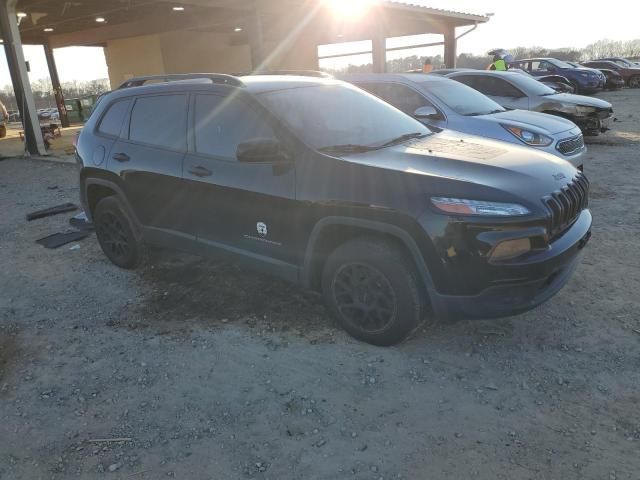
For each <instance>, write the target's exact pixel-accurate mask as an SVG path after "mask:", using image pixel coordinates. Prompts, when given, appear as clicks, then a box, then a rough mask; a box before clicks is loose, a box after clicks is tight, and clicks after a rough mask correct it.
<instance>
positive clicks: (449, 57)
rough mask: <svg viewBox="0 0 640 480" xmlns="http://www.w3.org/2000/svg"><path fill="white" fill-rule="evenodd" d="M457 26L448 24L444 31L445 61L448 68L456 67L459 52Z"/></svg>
mask: <svg viewBox="0 0 640 480" xmlns="http://www.w3.org/2000/svg"><path fill="white" fill-rule="evenodd" d="M457 43H458V42H457V40H456V27H455V26H454V25H447V26H446V30H445V32H444V63H445V65H446V66H447V68H456V59H457V57H458V53H457V51H456V50H457Z"/></svg>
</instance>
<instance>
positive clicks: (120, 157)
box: [112, 153, 131, 162]
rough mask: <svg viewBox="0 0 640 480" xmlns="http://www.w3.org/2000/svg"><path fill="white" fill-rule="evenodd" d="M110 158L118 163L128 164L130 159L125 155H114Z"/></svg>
mask: <svg viewBox="0 0 640 480" xmlns="http://www.w3.org/2000/svg"><path fill="white" fill-rule="evenodd" d="M112 158H113V159H114V160H117V161H118V162H128V161H129V160H130V159H131V158H130V157H129V155H127V154H126V153H116V154H114V155H113V157H112Z"/></svg>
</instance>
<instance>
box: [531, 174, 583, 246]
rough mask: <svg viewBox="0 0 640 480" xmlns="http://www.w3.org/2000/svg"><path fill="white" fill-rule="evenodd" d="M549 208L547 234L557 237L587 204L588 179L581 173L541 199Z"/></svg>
mask: <svg viewBox="0 0 640 480" xmlns="http://www.w3.org/2000/svg"><path fill="white" fill-rule="evenodd" d="M542 201H543V202H544V204H545V205H546V206H547V208H548V209H549V212H550V213H551V216H550V218H549V235H550V237H551V238H554V237H557V236H558V235H560V234H561V233H562V232H564V231H565V230H566V229H567V228H568V227H569V226H571V224H573V222H574V221H575V220H576V218H578V215H579V214H580V212H582V210H584V209H585V208H587V206H588V205H589V180H587V177H585V176H584V175H583V174H582V173H580V172H578V175H576V176H575V177H574V179H573V180H572V181H571V182H569V183H568V184H566V185H565V186H564V187H562V188H561V189H560V190H558V191H555V192H553V193H552V194H551V195H548V196H546V197H544V198H543V199H542Z"/></svg>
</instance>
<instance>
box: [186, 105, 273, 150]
mask: <svg viewBox="0 0 640 480" xmlns="http://www.w3.org/2000/svg"><path fill="white" fill-rule="evenodd" d="M195 138H196V143H195V147H196V152H197V153H201V154H204V155H211V156H214V157H219V158H224V159H228V160H235V159H236V152H237V150H238V145H239V144H241V143H243V142H247V141H249V140H255V139H258V138H260V139H275V138H276V135H275V133H274V132H273V129H272V128H271V126H270V125H269V124H268V123H267V122H266V121H265V120H264V119H263V118H262V117H261V116H260V115H259V114H258V112H256V111H255V110H254V109H253V108H251V107H250V106H249V105H247V104H246V103H245V102H243V101H242V100H238V99H237V98H235V97H233V96H230V97H222V96H218V95H198V96H197V97H196V99H195Z"/></svg>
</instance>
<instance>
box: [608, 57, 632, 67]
mask: <svg viewBox="0 0 640 480" xmlns="http://www.w3.org/2000/svg"><path fill="white" fill-rule="evenodd" d="M613 62H614V63H617V64H618V65H620V66H622V67H635V66H636V65H634V64H633V63H631V62H630V61H628V60H625V59H623V58H620V59H618V60H613Z"/></svg>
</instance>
